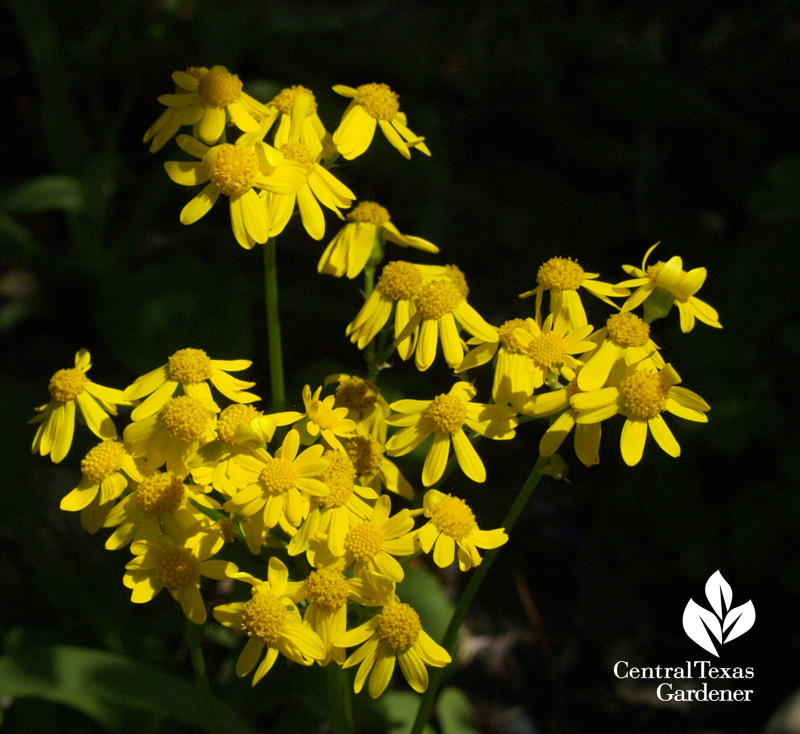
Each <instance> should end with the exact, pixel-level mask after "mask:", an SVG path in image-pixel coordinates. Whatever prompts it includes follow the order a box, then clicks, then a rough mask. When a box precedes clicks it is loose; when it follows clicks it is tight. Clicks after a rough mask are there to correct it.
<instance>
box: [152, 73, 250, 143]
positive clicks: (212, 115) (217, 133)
mask: <svg viewBox="0 0 800 734" xmlns="http://www.w3.org/2000/svg"><path fill="white" fill-rule="evenodd" d="M172 80H173V81H174V82H175V86H176V87H177V88H178V89H179V90H180V91H179V93H178V94H162V95H161V96H160V97H159V98H158V101H159V102H160V103H161V104H163V105H165V106H166V107H167V108H169V109H174V110H176V111H180V118H179V119H180V123H181V124H182V125H194V130H195V133H196V134H197V137H199V138H200V139H201V140H203V141H204V142H206V143H208V144H209V145H213V144H214V143H216V142H217V141H218V140H219V139H220V137H222V133H223V132H224V131H225V124H226V122H227V118H228V117H230V120H231V122H233V124H234V125H236V127H238V128H239V129H240V130H242V131H243V132H258V131H259V127H258V122H257V119H256V118H260V117H261V116H262V115H263V114H264V112H265V110H264V105H262V104H261V103H260V102H259V101H258V100H256V99H254V98H253V97H251V96H250V95H249V94H246V93H245V92H243V91H242V82H241V80H240V79H239V77H238V76H237V75H236V74H231V73H230V72H229V71H228V70H227V69H226V68H225V67H224V66H212V67H211V68H210V69H209V70H208V71H207V72H205V73H203V72H202V71H200V70H198V71H197V72H195V73H193V72H192V70H191V69H190V70H188V71H176V72H174V73H173V74H172ZM226 112H227V115H226Z"/></svg>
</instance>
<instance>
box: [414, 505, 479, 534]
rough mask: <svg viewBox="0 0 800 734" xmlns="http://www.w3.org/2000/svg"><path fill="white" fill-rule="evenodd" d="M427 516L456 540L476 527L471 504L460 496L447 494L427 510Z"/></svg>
mask: <svg viewBox="0 0 800 734" xmlns="http://www.w3.org/2000/svg"><path fill="white" fill-rule="evenodd" d="M425 516H426V517H429V518H430V519H431V520H433V522H434V523H435V524H436V527H437V528H439V530H440V531H441V532H443V533H445V534H446V535H449V536H450V537H451V538H453V539H454V540H462V539H463V538H466V537H467V536H468V535H469V534H470V533H471V532H472V531H473V530H474V529H475V528H476V523H475V514H474V513H473V512H472V510H471V509H470V507H469V505H468V504H467V503H466V502H464V500H462V499H461V498H460V497H453V495H451V494H446V495H444V497H442V499H441V501H439V502H437V503H436V504H435V505H434V506H433V507H431V508H430V509H426V510H425Z"/></svg>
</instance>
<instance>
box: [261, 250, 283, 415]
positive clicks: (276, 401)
mask: <svg viewBox="0 0 800 734" xmlns="http://www.w3.org/2000/svg"><path fill="white" fill-rule="evenodd" d="M264 300H265V303H266V305H267V346H268V348H269V381H270V387H271V389H272V409H273V410H283V409H284V407H286V388H285V387H284V382H283V351H282V349H281V322H280V318H279V316H278V267H277V263H276V261H275V238H274V237H270V238H269V239H268V240H267V242H266V244H265V245H264Z"/></svg>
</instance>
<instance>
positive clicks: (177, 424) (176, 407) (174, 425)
mask: <svg viewBox="0 0 800 734" xmlns="http://www.w3.org/2000/svg"><path fill="white" fill-rule="evenodd" d="M158 419H159V420H160V421H161V425H162V426H164V428H166V429H167V432H168V433H169V435H170V436H172V438H178V439H180V440H181V441H196V440H197V439H199V438H200V437H201V436H202V435H203V434H204V433H205V432H206V430H207V429H208V423H209V420H208V411H207V410H206V409H205V407H203V404H202V403H201V402H200V401H199V400H198V399H197V398H193V397H190V396H189V395H179V396H178V397H177V398H170V399H169V400H168V401H167V402H166V403H165V404H164V407H163V408H161V412H160V413H159V414H158Z"/></svg>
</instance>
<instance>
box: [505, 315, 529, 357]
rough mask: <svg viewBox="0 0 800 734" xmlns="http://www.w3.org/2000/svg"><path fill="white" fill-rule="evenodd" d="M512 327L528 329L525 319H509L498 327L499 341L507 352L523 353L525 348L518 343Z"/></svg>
mask: <svg viewBox="0 0 800 734" xmlns="http://www.w3.org/2000/svg"><path fill="white" fill-rule="evenodd" d="M514 329H525V331H528V325H527V324H526V323H525V319H510V320H508V321H506V322H505V323H504V324H503V325H502V326H501V327H500V341H501V342H502V343H503V346H504V347H505V348H506V350H508V351H509V352H511V353H513V354H524V353H525V349H524V347H523V346H522V344H520V343H519V339H517V338H516V337H515V336H514Z"/></svg>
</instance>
